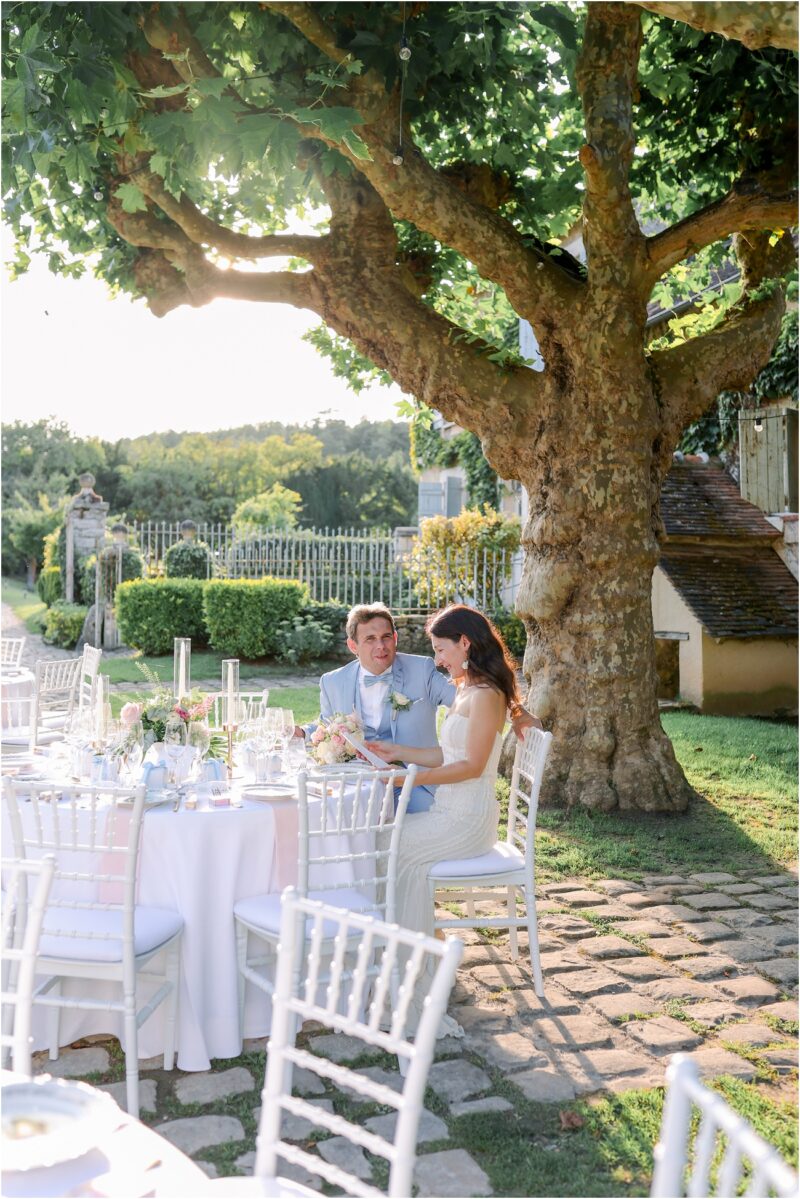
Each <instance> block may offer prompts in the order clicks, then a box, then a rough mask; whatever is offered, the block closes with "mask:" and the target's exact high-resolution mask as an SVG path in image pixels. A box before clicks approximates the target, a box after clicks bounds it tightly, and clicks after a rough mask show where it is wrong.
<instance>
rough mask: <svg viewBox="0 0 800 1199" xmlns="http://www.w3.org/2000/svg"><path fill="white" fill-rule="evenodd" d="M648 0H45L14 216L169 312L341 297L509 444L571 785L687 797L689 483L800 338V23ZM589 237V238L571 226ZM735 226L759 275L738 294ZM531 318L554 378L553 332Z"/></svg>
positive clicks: (397, 365)
mask: <svg viewBox="0 0 800 1199" xmlns="http://www.w3.org/2000/svg"><path fill="white" fill-rule="evenodd" d="M648 7H653V8H658V9H659V10H661V9H663V10H664V12H668V11H669V10H670V9H674V10H677V9H681V10H683V11H682V12H681V13H677V15H678V16H680V17H682V18H684V17H685V20H684V19H681V20H677V21H676V20H673V19H672V17H671V16H666V15H661V14H660V12H658V13H651V12H649V11H648V10H647V8H645V7H642V6H640V5H637V4H622V3H591V4H588V5H585V6H582V5H577V4H576V5H571V4H561V3H491V4H489V3H482V2H479V3H470V4H461V3H450V2H447V0H445V2H443V3H438V4H424V3H412V2H411V0H405V2H404V0H401V2H400V3H374V4H357V5H353V4H350V3H325V4H317V3H285V2H282V0H267V2H265V3H259V4H257V5H256V4H247V5H240V4H237V3H220V4H212V3H196V4H191V3H190V4H186V5H176V4H158V5H153V4H140V3H129V4H128V3H126V4H124V5H120V4H107V3H96V4H85V3H67V4H61V5H51V4H45V3H30V4H25V5H17V6H12V7H10V8H9V9H8V10H7V13H6V15H5V17H4V26H5V35H6V36H5V40H4V48H3V70H4V76H5V79H6V85H5V89H4V94H3V104H4V110H5V114H6V135H5V142H4V154H5V156H6V157H5V178H6V180H7V188H8V194H7V198H6V213H7V219H8V221H9V222H10V224H11V226H12V228H13V229H14V231H15V234H16V239H17V258H16V262H17V269H19V270H24V268H25V266H26V264H27V262H28V261H29V256H30V254H31V252H33V251H35V250H39V249H42V250H44V252H46V253H48V254H49V255H50V259H51V266H52V268H53V269H54V270H57V271H64V272H67V273H76V272H80V271H81V270H83V269H87V267H91V269H94V270H96V271H97V272H98V273H99V274H100V275H101V277H103V278H105V279H106V280H108V282H109V283H110V284H111V285H112V287H118V288H122V289H125V290H127V291H129V292H131V293H132V294H134V295H137V296H141V297H143V298H144V299H145V301H146V303H147V304H148V305H149V307H150V309H151V310H152V312H153V313H154V314H155V315H157V316H162V317H163V316H166V315H167V314H168V313H170V312H171V311H172V310H174V309H175V308H176V307H178V306H181V305H189V306H195V307H197V306H200V305H204V304H208V303H210V302H212V301H213V300H214V299H215V298H217V297H221V296H225V297H234V298H239V299H244V300H249V301H253V302H258V303H264V304H270V303H287V304H292V305H294V306H296V307H301V308H307V309H309V310H311V311H313V312H315V313H317V314H318V315H319V317H320V319H321V322H322V326H321V328H320V330H318V331H317V333H316V334H315V335H314V336H315V340H316V342H317V344H318V345H319V346H320V348H321V349H323V351H325V352H328V353H329V354H330V355H331V356H332V358H333V360H334V364H335V366H336V368H337V369H339V370H341V371H343V372H344V373H348V374H351V375H352V374H355V375H356V376H358V375H359V373H360V372H362V373H363V372H365V371H366V372H373V373H374V372H377V373H378V374H379V375H381V374H382V375H384V376H390V377H391V378H392V379H394V380H395V381H396V382H398V383H399V384H400V385H401V387H402V388H403V389H404V390H405V391H406V392H407V393H408V394H409V395H411V396H413V397H415V399H416V400H417V401H419V402H420V403H424V404H426V405H428V406H429V407H432V408H437V409H439V410H440V411H441V412H442V413H443V414H444V415H445V416H446V417H447V418H448V419H450V420H453V421H455V422H457V423H458V424H460V425H462V426H463V427H464V428H465V429H468V430H470V431H471V432H472V433H474V434H475V435H477V436H478V437H479V438H480V440H481V442H482V445H483V448H484V451H485V453H486V455H487V457H488V459H489V461H490V463H491V465H492V466H493V467H494V468H495V469H496V470H497V471H498V472H499V473H500V474H501V475H503V476H504V477H506V478H514V479H518V480H520V481H521V482H522V483H523V484H524V486H525V488H526V490H527V493H528V495H529V497H530V504H531V511H530V515H529V519H528V522H527V524H526V527H525V529H524V531H523V545H524V547H525V553H526V557H525V567H524V572H523V580H522V583H521V586H520V589H519V592H518V597H517V606H518V610H519V611H520V613H521V615H522V616H523V618H524V620H525V623H526V628H527V630H528V638H529V642H528V651H527V653H526V659H525V669H526V673H527V674H528V675H529V677H530V678H531V687H532V690H531V697H532V702H533V703H534V705H535V706H536V707H537V710H538V711H539V712H540V714H541V715H542V716H543V718H544V719H545V720H546V721H547V723H548V725H549V726H550V727H552V728H553V730H554V732H555V734H556V737H555V746H554V751H553V754H552V755H551V762H550V767H549V775H548V789H549V792H550V793H552V794H558V795H559V796H561V797H562V798H565V799H566V800H567V802H582V803H586V804H587V805H588V806H591V807H602V808H611V807H614V806H618V805H619V806H623V807H631V806H644V807H648V808H657V807H667V808H669V807H671V808H673V809H680V808H681V807H683V806H685V804H686V802H687V798H688V789H687V787H686V784H685V782H684V781H683V779H682V776H681V773H680V770H679V769H678V767H677V765H676V763H675V760H674V756H673V755H672V751H671V749H670V748H669V746H668V744H667V743H666V740H665V738H664V736H663V733H662V731H661V729H660V726H659V724H658V709H657V703H656V697H655V685H654V678H655V674H654V658H653V652H652V620H651V615H650V578H651V575H652V570H653V567H654V564H655V562H656V561H657V557H658V537H659V531H660V519H659V514H658V495H659V490H660V481H661V479H662V478H663V476H664V474H665V472H666V470H667V469H668V466H669V463H670V461H671V454H672V450H673V448H674V447H675V445H676V444H677V442H678V439H679V437H680V434H681V431H682V429H683V428H685V427H686V425H687V424H689V423H690V422H691V421H692V420H694V419H696V418H697V417H698V416H700V415H701V414H702V413H703V412H704V411H705V410H706V409H707V408H708V407H709V405H710V404H711V403H712V402H713V400H714V398H715V397H716V395H717V394H719V392H721V391H724V390H730V389H737V388H742V387H747V386H748V385H749V383H750V381H751V380H752V378H753V377H754V376H755V374H756V373H757V372H758V370H759V369H760V368H761V367H762V366H763V365H764V364H765V362H766V361H767V360H768V358H769V355H770V352H771V350H772V346H773V344H774V342H775V340H776V338H777V335H778V332H779V329H780V322H781V318H782V314H783V309H784V286H783V284H784V280H785V277H786V273H787V271H789V270H791V269H792V266H793V262H794V250H793V245H792V241H791V237H790V236H789V235H788V233H787V232H786V231H787V230H788V229H789V228H790V227H791V226H792V225H793V224H794V222H795V219H796V192H795V177H796V145H797V137H796V110H797V73H796V65H797V64H796V57H795V55H793V54H792V53H791V51H790V50H787V49H784V48H780V47H781V46H783V45H784V44H785V43H784V41H783V40H782V39H783V34H782V33H781V32H780V29H778V28H777V26H775V27H770V28H769V29H766V31H765V27H766V22H755V24H756V25H758V24H761V25H762V29H761V35H762V36H761V38H760V40H759V41H758V42H754V41H753V39H752V38H751V36H750V33H751V32H752V28H750V27H752V26H753V22H752V21H751V22H750V27H748V29H745V28H744V27H743V26H742V25H741V24H737V23H736V21H735V20H734V21H733V24H726V25H725V26H724V28H723V24H722V22H723V21H724V20H729V19H733V18H735V17H737V15H738V16H739V17H740V16H741V12H740V11H738V10H741V9H742V6H741V5H728V6H726V5H717V4H715V5H713V6H710V7H712V8H713V9H714V14H713V16H714V19H713V20H712V21H711V22H710V25H709V28H711V29H712V30H714V29H717V28H719V29H722V30H723V32H725V33H727V34H731V35H732V36H731V38H730V40H725V38H723V37H722V36H721V35H720V34H718V33H716V32H707V31H705V29H704V28H701V29H696V28H693V27H692V25H691V24H690V23H687V22H688V21H689V20H690V18H693V14H692V13H691V12H689V10H690V9H694V8H696V6H693V5H688V6H687V5H652V6H648ZM759 8H763V9H764V10H765V14H766V15H767V16H770V17H774V13H775V12H776V11H778V8H779V6H777V5H773V4H769V5H765V6H759ZM734 9H735V10H737V12H736V13H734V12H733V10H734ZM723 10H726V11H725V12H723ZM728 10H730V11H728ZM767 10H769V11H768V12H767ZM781 24H782V22H781V21H778V25H781ZM773 25H774V22H773ZM740 37H741V38H742V39H743V40H738V39H739V38H740ZM745 41H748V42H750V43H752V44H754V45H755V44H758V45H759V46H760V47H761V48H759V49H755V50H753V49H749V48H748V47H747V45H745ZM773 41H774V42H778V43H779V46H778V47H777V48H776V47H775V46H773V45H772V43H773ZM574 231H579V232H580V233H581V236H582V243H583V250H584V253H583V258H585V261H582V260H581V261H579V260H578V258H577V257H575V256H573V255H572V254H571V253H569V252H568V251H567V250H566V249H565V248H564V246H563V245H562V244H560V243H561V242H562V241H563V240H564V239H565V238H566V237H567V235H568V234H570V233H572V232H574ZM731 239H733V246H734V250H735V253H736V255H737V257H738V259H739V263H740V267H741V276H740V280H739V283H738V284H737V287H736V288H735V289H728V290H726V291H722V292H718V291H717V290H716V289H715V288H714V286H713V284H714V276H713V274H712V270H713V268H714V266H715V265H718V264H719V262H720V260H721V258H722V257H723V256H724V255H729V254H730V253H731V252H732V251H731ZM709 284H711V285H712V290H711V292H710V293H708V294H710V295H714V296H718V299H717V300H716V302H714V303H713V304H711V305H708V311H704V312H703V311H701V312H697V313H692V314H690V317H682V318H681V320H680V321H675V322H670V326H669V328H668V331H667V333H666V335H665V337H664V338H663V339H660V341H659V342H658V343H657V344H654V345H650V344H649V340H650V333H649V331H648V328H647V306H648V303H649V302H651V301H653V300H658V301H659V303H661V304H662V305H663V306H671V305H672V304H673V302H674V300H675V298H676V296H678V297H679V296H685V295H686V293H687V291H688V292H689V293H691V294H694V292H695V291H697V292H701V291H703V290H704V289H705V288H706V287H708V286H709ZM518 317H521V318H524V319H525V320H527V321H529V322H530V324H531V325H532V327H533V329H534V332H535V334H536V337H537V341H538V344H539V348H540V351H541V355H542V359H543V364H544V369H543V370H540V371H533V370H530V369H528V366H527V365H526V364H525V363H524V362H523V361H522V360H521V359H520V357H519V353H518V351H517V348H516V345H515V339H514V326H515V322H516V318H518ZM265 319H268V318H265ZM221 352H227V347H224V349H223V348H221ZM284 483H285V485H287V486H292V485H293V484H292V479H291V478H290V477H289V478H287V479H286V480H284Z"/></svg>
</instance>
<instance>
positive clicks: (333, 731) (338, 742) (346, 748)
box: [311, 712, 364, 766]
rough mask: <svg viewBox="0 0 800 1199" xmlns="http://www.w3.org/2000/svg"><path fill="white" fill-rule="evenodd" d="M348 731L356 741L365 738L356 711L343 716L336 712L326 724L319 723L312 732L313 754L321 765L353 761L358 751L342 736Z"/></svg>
mask: <svg viewBox="0 0 800 1199" xmlns="http://www.w3.org/2000/svg"><path fill="white" fill-rule="evenodd" d="M342 733H347V734H348V736H350V737H352V738H353V740H354V741H363V740H364V729H363V727H362V724H361V721H360V720H359V719H358V717H357V716H356V714H355V712H354V713H353V714H352V715H350V716H343V715H342V713H341V712H334V714H333V716H332V717H331V719H330V720H329V721H327V723H326V724H318V725H317V727H316V728H315V729H314V732H313V733H312V734H311V756H312V758H314V760H315V761H316V762H319V763H320V765H321V766H334V765H335V764H336V763H337V762H351V761H352V760H353V758H355V757H356V756H357V755H356V751H355V750H354V749H353V747H352V745H350V744H348V742H347V741H346V740H345V739H344V737H343V736H342Z"/></svg>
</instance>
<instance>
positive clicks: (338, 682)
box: [319, 654, 456, 812]
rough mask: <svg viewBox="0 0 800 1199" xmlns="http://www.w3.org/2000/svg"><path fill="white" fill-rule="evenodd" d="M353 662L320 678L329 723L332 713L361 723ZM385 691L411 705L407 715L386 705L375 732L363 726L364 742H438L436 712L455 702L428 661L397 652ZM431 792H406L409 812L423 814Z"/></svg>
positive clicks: (323, 712)
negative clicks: (399, 695) (352, 714)
mask: <svg viewBox="0 0 800 1199" xmlns="http://www.w3.org/2000/svg"><path fill="white" fill-rule="evenodd" d="M358 673H359V663H358V660H357V659H356V660H354V661H353V662H348V664H347V666H341V667H340V668H339V669H338V670H331V671H329V673H328V674H324V675H322V677H321V679H320V681H319V693H320V713H321V716H322V719H323V720H330V718H331V717H332V716H333V715H334V713H336V712H341V713H342V714H343V715H347V714H349V713H350V712H356V713H357V715H358V716H359V718H360V719H361V720H362V721H363V719H364V715H363V712H362V711H361V695H360V690H361V689H360V687H359V685H358ZM390 691H399V692H401V693H402V694H403V695H405V696H406V697H407V698H408V699H410V700H413V701H414V702H413V703H412V705H411V708H410V709H409V711H407V712H393V711H392V708H391V704H390V703H388V702H387V703H386V704H385V705H384V717H383V721H382V723H381V727H380V728H377V729H375V728H372V727H371V726H369V725H365V729H364V731H365V733H366V736H367V738H368V739H372V740H381V741H389V740H391V741H395V742H397V744H398V745H419V746H422V747H428V746H434V745H438V744H439V739H438V737H437V735H436V710H437V708H439V707H441V706H442V705H444V706H445V707H448V708H449V707H450V705H451V704H452V703H453V700H454V699H455V695H456V689H455V687H454V686H453V684H452V683H451V682H450V681H449V680H448V679H446V678H445V677H444V675H443V674H440V673H439V671H438V670H437V669H436V667H435V666H434V664H433V659H432V658H423V657H422V656H421V655H418V654H397V656H396V657H395V660H394V665H393V666H392V683H391V687H390ZM434 790H435V788H430V787H415V788H414V790H413V791H412V792H411V799H410V801H409V805H408V811H409V812H424V811H426V810H427V809H428V808H429V807H430V806H431V804H432V803H433V793H434Z"/></svg>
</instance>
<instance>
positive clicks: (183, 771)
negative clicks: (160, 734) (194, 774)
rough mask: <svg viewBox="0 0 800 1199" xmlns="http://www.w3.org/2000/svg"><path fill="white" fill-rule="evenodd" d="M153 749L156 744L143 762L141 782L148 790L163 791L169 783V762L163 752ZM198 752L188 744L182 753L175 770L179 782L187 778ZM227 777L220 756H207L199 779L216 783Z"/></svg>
mask: <svg viewBox="0 0 800 1199" xmlns="http://www.w3.org/2000/svg"><path fill="white" fill-rule="evenodd" d="M153 749H155V746H153V747H152V748H151V749H149V750H148V752H147V757H146V758H145V760H144V763H143V764H142V772H141V775H140V776H139V782H140V783H144V785H145V787H146V788H147V790H148V791H161V790H163V789H164V787H166V785H167V778H168V768H167V762H166V759H165V757H164V755H163V753H162V754H159V753H158V752H156V753H155V754H154V753H153ZM196 752H197V751H196V750H195V749H194V747H193V746H191V745H188V746H186V748H185V749H184V751H183V753H182V754H181V757H180V758H179V760H178V768H177V770H176V772H175V773H176V778H177V782H178V783H182V782H184V781H185V780H186V777H187V775H188V774H189V771H190V770H191V768H192V763H193V761H194V758H195V753H196ZM225 777H226V772H225V763H224V762H221V761H220V760H219V759H218V758H207V759H206V761H205V762H204V763H203V769H202V773H201V775H200V778H199V779H198V780H197V781H198V782H201V783H216V782H219V781H221V780H223V779H224V778H225Z"/></svg>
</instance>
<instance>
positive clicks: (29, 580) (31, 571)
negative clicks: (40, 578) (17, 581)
mask: <svg viewBox="0 0 800 1199" xmlns="http://www.w3.org/2000/svg"><path fill="white" fill-rule="evenodd" d="M38 566H39V561H38V559H37V558H26V559H25V568H26V571H27V577H26V579H25V586H26V588H27V589H28V591H33V589H34V587H35V586H36V571H37V568H38Z"/></svg>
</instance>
